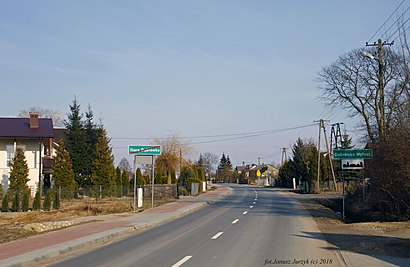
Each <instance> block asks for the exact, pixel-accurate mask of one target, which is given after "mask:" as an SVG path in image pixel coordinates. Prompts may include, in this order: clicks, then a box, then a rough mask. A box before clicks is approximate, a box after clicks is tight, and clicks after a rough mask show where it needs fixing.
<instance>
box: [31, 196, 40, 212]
mask: <svg viewBox="0 0 410 267" xmlns="http://www.w3.org/2000/svg"><path fill="white" fill-rule="evenodd" d="M40 208H41V197H40V192H37V193H36V195H35V196H34V201H33V210H40Z"/></svg>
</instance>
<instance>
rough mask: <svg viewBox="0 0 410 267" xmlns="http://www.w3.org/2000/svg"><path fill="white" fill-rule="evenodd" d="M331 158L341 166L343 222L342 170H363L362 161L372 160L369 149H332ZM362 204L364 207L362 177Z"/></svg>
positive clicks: (343, 180) (343, 179)
mask: <svg viewBox="0 0 410 267" xmlns="http://www.w3.org/2000/svg"><path fill="white" fill-rule="evenodd" d="M333 158H334V159H335V160H336V159H339V160H341V165H342V186H343V190H342V194H343V212H342V213H343V221H344V220H345V185H344V183H345V178H344V170H362V169H364V159H371V158H373V151H372V150H371V149H334V150H333ZM362 190H363V192H362V202H363V207H364V177H363V182H362Z"/></svg>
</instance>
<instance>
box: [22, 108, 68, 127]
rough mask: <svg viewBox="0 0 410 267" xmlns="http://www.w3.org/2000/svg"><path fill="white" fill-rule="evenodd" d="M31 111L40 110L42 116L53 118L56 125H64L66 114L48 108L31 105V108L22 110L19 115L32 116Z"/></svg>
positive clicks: (23, 116)
mask: <svg viewBox="0 0 410 267" xmlns="http://www.w3.org/2000/svg"><path fill="white" fill-rule="evenodd" d="M30 112H38V113H39V117H40V118H51V119H53V125H54V126H57V127H64V121H65V119H66V116H65V115H64V114H63V113H61V112H58V111H53V110H51V109H48V108H45V109H44V108H40V107H31V108H29V109H24V110H21V111H20V113H19V114H18V116H19V117H21V118H28V117H30Z"/></svg>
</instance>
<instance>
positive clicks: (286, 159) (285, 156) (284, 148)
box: [280, 147, 289, 166]
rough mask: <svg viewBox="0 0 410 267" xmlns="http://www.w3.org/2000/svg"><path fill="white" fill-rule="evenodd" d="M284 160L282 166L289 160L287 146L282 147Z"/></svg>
mask: <svg viewBox="0 0 410 267" xmlns="http://www.w3.org/2000/svg"><path fill="white" fill-rule="evenodd" d="M281 149H282V161H281V164H280V165H281V166H283V164H284V163H285V162H286V161H288V156H287V155H286V150H287V149H289V148H287V147H282V148H281Z"/></svg>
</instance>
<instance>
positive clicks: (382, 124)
mask: <svg viewBox="0 0 410 267" xmlns="http://www.w3.org/2000/svg"><path fill="white" fill-rule="evenodd" d="M393 44H394V41H393V42H391V43H387V42H386V41H384V42H382V39H379V40H377V44H376V42H374V43H373V44H368V43H367V42H366V46H377V53H378V63H379V72H378V80H379V97H380V98H379V103H378V104H379V116H380V123H379V137H383V136H384V134H385V130H386V119H385V117H386V114H385V102H384V83H383V79H384V72H383V45H388V46H392V45H393ZM376 118H377V114H376Z"/></svg>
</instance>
